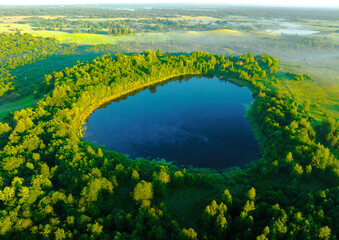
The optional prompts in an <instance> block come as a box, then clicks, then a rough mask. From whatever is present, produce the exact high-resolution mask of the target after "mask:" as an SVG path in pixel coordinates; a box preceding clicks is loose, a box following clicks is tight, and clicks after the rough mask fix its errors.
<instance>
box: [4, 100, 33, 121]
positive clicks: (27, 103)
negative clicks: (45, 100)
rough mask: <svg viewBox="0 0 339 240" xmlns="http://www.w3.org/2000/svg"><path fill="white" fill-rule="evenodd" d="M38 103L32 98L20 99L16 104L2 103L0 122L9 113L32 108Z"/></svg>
mask: <svg viewBox="0 0 339 240" xmlns="http://www.w3.org/2000/svg"><path fill="white" fill-rule="evenodd" d="M38 101H39V99H35V98H34V97H33V96H28V97H26V98H24V99H21V100H19V101H16V102H2V103H1V105H0V121H1V120H2V119H3V118H4V117H6V116H7V114H9V113H10V112H15V111H17V110H20V109H24V108H29V107H34V105H35V104H36V103H37V102H38Z"/></svg>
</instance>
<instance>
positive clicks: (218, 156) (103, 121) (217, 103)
mask: <svg viewBox="0 0 339 240" xmlns="http://www.w3.org/2000/svg"><path fill="white" fill-rule="evenodd" d="M134 94H135V93H134ZM252 100H253V98H252V95H251V92H250V90H249V89H248V88H246V87H239V86H237V85H234V84H232V83H229V82H226V81H222V80H219V79H218V78H216V77H212V78H211V77H210V78H208V77H191V78H190V79H189V80H187V79H186V80H175V81H171V82H168V83H167V84H165V85H163V86H159V85H158V86H156V87H154V86H153V87H152V88H150V89H149V90H144V91H142V92H139V93H137V94H135V95H134V96H128V97H127V99H123V100H119V101H115V102H111V103H110V104H108V105H106V106H105V107H103V108H100V109H97V110H96V111H94V112H93V113H92V114H91V116H90V117H89V119H88V122H87V123H86V127H87V130H86V132H85V137H84V140H86V141H90V142H95V143H98V144H100V145H104V146H106V147H107V148H109V149H112V150H114V151H117V152H120V153H124V154H127V155H129V156H130V157H131V158H137V157H144V158H149V159H154V158H165V159H166V161H173V162H175V164H177V165H186V166H187V165H192V166H194V167H210V168H226V167H230V166H239V167H244V166H245V164H246V163H248V162H250V161H252V160H255V159H257V158H258V152H259V147H258V144H257V142H256V141H255V139H254V136H253V133H252V130H251V126H250V125H249V123H248V121H247V119H246V118H245V117H244V115H245V113H246V105H249V104H250V103H251V101H252Z"/></svg>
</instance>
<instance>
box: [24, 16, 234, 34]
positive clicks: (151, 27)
mask: <svg viewBox="0 0 339 240" xmlns="http://www.w3.org/2000/svg"><path fill="white" fill-rule="evenodd" d="M21 23H29V24H31V25H32V26H34V27H36V30H41V29H44V30H54V31H70V32H85V33H104V34H109V35H111V34H113V35H128V34H132V33H135V32H169V31H210V30H218V29H225V28H228V27H229V26H228V24H227V21H222V20H220V21H216V22H214V23H212V22H206V23H202V22H199V21H196V22H190V21H171V20H167V19H158V18H154V19H139V20H133V19H125V20H109V21H88V20H68V19H65V18H57V19H44V18H28V19H26V20H25V21H21Z"/></svg>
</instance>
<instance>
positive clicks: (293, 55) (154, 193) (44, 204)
mask: <svg viewBox="0 0 339 240" xmlns="http://www.w3.org/2000/svg"><path fill="white" fill-rule="evenodd" d="M0 16H1V19H0V32H2V33H1V34H0V49H1V50H0V59H1V65H0V101H1V102H0V119H1V120H2V122H0V239H19V238H22V239H133V240H134V239H257V240H260V239H331V240H335V239H338V236H339V232H338V229H339V221H338V219H339V216H338V212H339V208H338V206H339V202H338V196H339V188H338V182H339V163H338V156H339V142H338V134H339V123H338V120H339V111H338V104H339V99H338V91H339V87H338V81H339V78H338V76H339V70H338V67H337V66H338V64H339V61H338V54H337V52H338V51H337V50H338V49H339V42H338V40H339V38H338V36H339V35H338V33H337V28H338V26H339V23H338V21H339V17H338V16H339V14H338V10H335V9H333V10H329V9H324V10H308V11H305V10H303V9H267V8H253V9H252V8H241V9H236V8H234V9H233V8H228V9H222V8H220V9H212V10H210V9H203V8H200V9H194V10H192V9H189V8H185V7H183V8H181V9H177V8H173V9H165V8H164V9H143V8H140V9H136V11H127V10H112V9H110V7H109V6H108V7H107V8H106V9H99V8H98V9H94V8H87V7H83V8H82V7H79V8H77V7H71V8H58V7H57V8H44V9H42V8H27V7H26V8H20V7H18V8H11V7H3V8H0ZM33 16H34V18H32V17H33ZM277 18H284V19H285V20H286V21H287V22H290V23H298V24H300V25H301V26H303V27H305V28H307V29H312V30H318V31H320V33H319V34H317V35H310V36H306V35H305V36H299V35H280V34H270V33H267V32H264V31H265V30H266V29H267V28H268V26H270V27H272V28H273V29H274V28H276V29H279V28H281V26H280V23H279V22H278V23H274V24H273V25H272V22H274V21H275V20H274V19H277ZM271 20H272V21H271ZM38 28H40V29H38ZM115 29H116V30H115ZM126 29H128V31H127V30H126ZM125 30H126V31H125ZM131 30H132V31H133V34H132V31H131ZM150 31H153V32H151V33H149V32H150ZM119 32H121V33H119ZM124 32H126V33H125V34H124ZM77 44H79V45H82V46H77ZM103 44H105V45H103ZM158 48H159V49H161V50H157V49H158ZM148 49H151V50H153V51H151V50H148ZM197 50H201V51H197ZM193 51H194V52H193ZM206 51H209V52H212V53H214V54H212V53H205V52H206ZM250 51H251V52H250ZM117 52H125V53H129V54H119V53H118V54H116V53H117ZM131 52H138V53H141V54H133V53H131ZM162 52H167V53H166V54H164V53H162ZM189 52H193V53H189ZM244 52H250V53H249V54H244V55H241V54H243V53H244ZM252 52H253V53H254V55H253V54H252ZM266 52H267V53H269V54H270V55H274V56H276V57H278V58H279V59H281V60H283V61H284V62H282V63H281V62H280V63H279V61H278V60H277V59H276V58H274V57H271V56H269V55H267V54H264V53H266ZM103 53H104V55H102V54H103ZM107 53H111V54H112V55H110V54H107ZM171 53H173V54H171ZM113 54H114V55H113ZM98 56H99V57H98ZM93 59H94V60H93ZM89 60H92V61H89ZM86 61H89V62H86ZM305 73H307V74H305ZM192 74H194V75H200V74H213V75H215V76H217V77H219V78H221V79H226V80H229V81H232V82H234V83H236V84H239V85H244V86H246V87H248V88H249V89H251V91H252V93H253V96H254V97H255V100H254V102H253V104H252V105H251V107H250V109H249V110H248V114H247V118H248V119H249V121H250V123H251V125H252V127H253V130H254V133H255V136H256V138H257V140H258V141H259V142H260V144H261V150H262V158H261V159H259V160H258V161H256V162H253V163H251V164H250V165H249V166H248V167H247V168H246V169H244V170H241V169H239V168H236V169H225V170H211V169H181V168H179V167H177V166H175V165H166V164H163V163H162V162H161V161H158V162H156V161H152V162H150V161H145V160H132V159H129V158H127V157H126V156H124V155H122V154H119V153H116V152H112V151H110V150H107V149H105V148H103V147H101V146H95V145H92V144H89V143H87V142H84V141H82V140H81V138H82V134H81V132H82V124H83V122H84V120H85V119H86V118H87V117H88V116H89V114H91V113H92V111H93V110H95V109H96V108H97V107H99V106H100V105H101V104H104V103H106V102H108V101H110V100H112V99H115V98H118V97H120V96H122V95H124V94H126V93H129V92H133V91H136V90H138V89H141V88H144V87H149V86H151V85H153V84H158V83H163V82H165V81H167V80H169V79H171V78H173V77H178V76H183V75H192Z"/></svg>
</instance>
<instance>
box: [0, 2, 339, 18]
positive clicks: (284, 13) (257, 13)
mask: <svg viewBox="0 0 339 240" xmlns="http://www.w3.org/2000/svg"><path fill="white" fill-rule="evenodd" d="M101 7H102V8H89V7H78V6H74V7H62V8H61V7H55V6H54V7H45V8H36V7H1V8H0V16H44V15H50V16H67V17H75V18H78V17H79V16H82V17H86V18H115V17H124V18H153V17H176V16H178V15H181V16H183V15H184V16H193V17H194V16H196V17H198V16H209V17H216V18H227V17H228V16H229V15H237V16H247V17H250V18H267V19H273V18H283V19H286V20H291V21H298V20H303V19H318V20H331V21H334V20H339V10H338V9H311V8H308V9H300V8H264V7H251V8H248V7H227V8H226V7H223V6H220V7H213V6H212V7H209V8H208V9H206V8H199V7H194V9H190V8H182V7H180V8H179V7H178V8H176V7H175V6H172V7H169V8H168V9H166V8H161V9H157V8H151V9H143V8H138V7H136V9H135V11H129V10H116V9H114V7H112V5H111V6H109V5H108V6H101ZM130 7H131V8H133V6H132V5H131V6H130Z"/></svg>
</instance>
